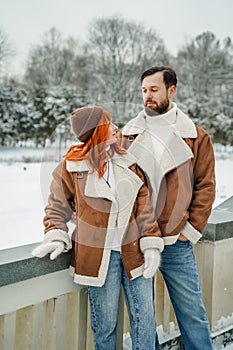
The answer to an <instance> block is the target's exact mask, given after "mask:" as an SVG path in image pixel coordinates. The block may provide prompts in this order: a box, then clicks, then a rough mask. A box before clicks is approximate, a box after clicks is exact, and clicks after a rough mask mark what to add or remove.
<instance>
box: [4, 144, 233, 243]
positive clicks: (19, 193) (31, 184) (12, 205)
mask: <svg viewBox="0 0 233 350" xmlns="http://www.w3.org/2000/svg"><path fill="white" fill-rule="evenodd" d="M56 152H57V150H56V149H52V150H50V153H51V155H52V154H54V156H55V157H56ZM45 153H47V156H48V150H46V149H25V148H18V149H11V150H9V149H1V150H0V193H1V196H0V220H1V232H2V234H1V241H0V249H4V248H9V247H14V246H19V245H23V244H28V243H34V242H39V241H41V240H42V238H43V224H42V219H43V216H44V206H45V204H46V201H47V197H48V194H49V184H50V181H51V178H52V177H51V173H52V170H53V169H54V167H55V166H56V164H57V162H40V161H38V162H33V163H29V162H24V161H22V160H23V159H29V158H30V159H35V160H40V159H43V157H44V154H45ZM215 157H216V182H217V191H216V199H215V202H214V207H216V206H217V205H219V204H220V203H221V202H223V201H224V200H226V199H227V198H229V197H230V196H232V195H233V181H232V173H233V148H232V147H230V146H229V147H223V146H220V145H215Z"/></svg>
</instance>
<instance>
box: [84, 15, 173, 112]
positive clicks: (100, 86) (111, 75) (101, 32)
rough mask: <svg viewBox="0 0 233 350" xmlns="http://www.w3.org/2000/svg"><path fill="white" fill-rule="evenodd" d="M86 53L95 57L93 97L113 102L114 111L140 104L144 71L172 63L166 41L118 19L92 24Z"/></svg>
mask: <svg viewBox="0 0 233 350" xmlns="http://www.w3.org/2000/svg"><path fill="white" fill-rule="evenodd" d="M87 50H88V52H89V54H90V56H91V58H92V59H91V60H89V75H90V76H91V84H90V86H89V91H90V94H91V96H92V97H93V98H94V99H95V101H96V102H101V103H103V102H105V103H112V104H113V105H114V106H115V109H116V108H117V106H118V107H119V106H121V107H122V106H125V104H126V103H131V104H137V105H138V104H139V103H141V98H139V88H140V82H139V76H140V74H141V72H142V71H143V70H144V69H145V68H148V67H149V66H151V65H158V64H167V63H168V62H169V54H168V52H167V50H166V48H165V45H164V43H163V40H162V39H161V38H160V37H159V36H158V34H157V33H156V32H155V31H154V30H152V29H148V30H146V29H145V27H144V26H143V25H141V24H137V23H135V22H131V21H126V20H125V19H123V18H121V17H116V16H114V17H110V18H100V19H95V20H93V21H92V23H91V24H90V27H89V31H88V41H87ZM139 101H140V102H139ZM119 113H124V108H123V110H121V111H120V112H119V111H116V110H115V114H116V115H117V114H119Z"/></svg>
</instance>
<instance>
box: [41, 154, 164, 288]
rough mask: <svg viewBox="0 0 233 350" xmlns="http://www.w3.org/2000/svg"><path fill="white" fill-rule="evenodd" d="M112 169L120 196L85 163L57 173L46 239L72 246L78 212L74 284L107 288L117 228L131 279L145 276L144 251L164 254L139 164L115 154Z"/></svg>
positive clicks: (48, 208)
mask: <svg viewBox="0 0 233 350" xmlns="http://www.w3.org/2000/svg"><path fill="white" fill-rule="evenodd" d="M112 166H113V172H114V177H115V182H116V195H114V193H113V192H112V191H111V189H110V188H109V186H108V185H107V183H106V181H105V180H104V178H98V177H97V174H96V172H94V173H90V174H88V171H89V168H88V166H87V164H86V162H85V161H81V162H74V161H63V162H62V163H61V164H60V165H59V166H58V167H57V168H56V169H55V170H54V172H53V181H52V183H51V192H50V196H49V200H48V204H47V206H46V208H45V212H46V215H45V217H44V225H45V234H46V236H47V237H48V240H56V237H57V240H63V241H64V242H65V241H67V242H68V238H67V236H68V234H67V232H68V228H67V222H68V221H69V220H70V219H71V217H72V214H73V212H74V211H75V212H76V217H77V222H76V229H75V230H74V232H73V234H72V261H71V268H70V271H71V273H72V275H73V277H74V282H76V283H79V284H83V285H94V286H102V285H103V284H104V282H105V278H106V274H107V270H108V263H109V259H110V253H111V239H112V237H113V234H114V230H115V229H116V227H117V228H118V234H119V235H120V241H121V255H122V261H123V264H124V268H125V270H126V273H127V276H128V278H129V279H134V278H136V277H138V276H140V275H142V273H143V264H144V257H143V252H144V251H145V249H147V248H158V249H159V250H160V251H162V250H163V245H164V244H163V240H162V238H161V232H160V229H159V226H158V223H157V221H156V220H155V219H154V213H153V208H152V205H151V202H150V199H149V191H148V188H147V187H146V185H145V183H144V175H143V173H142V172H141V170H140V169H139V168H138V167H137V165H136V164H135V159H134V158H132V157H129V155H127V154H126V155H122V156H120V155H117V154H116V155H114V157H113V158H112ZM67 245H69V243H67ZM68 249H69V247H67V250H68Z"/></svg>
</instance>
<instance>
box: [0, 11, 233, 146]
mask: <svg viewBox="0 0 233 350" xmlns="http://www.w3.org/2000/svg"><path fill="white" fill-rule="evenodd" d="M12 54H13V48H12V47H11V45H10V44H9V40H8V38H7V35H6V34H5V33H4V31H3V30H2V29H0V144H1V146H11V145H17V144H19V143H20V142H21V143H22V142H27V141H33V142H34V143H35V144H36V145H44V144H45V142H46V140H48V139H49V140H50V141H53V139H54V137H55V136H54V135H55V134H54V131H55V130H56V128H57V127H58V126H59V125H61V124H63V126H64V127H63V128H62V132H63V133H64V134H65V135H67V137H69V135H70V127H69V122H68V121H69V117H70V113H71V111H72V110H73V109H75V108H77V107H81V106H83V105H87V104H89V105H93V104H99V105H101V106H104V107H105V108H106V109H108V110H109V111H110V113H111V114H112V117H113V120H114V121H115V122H116V123H118V124H119V126H121V125H123V124H124V123H125V122H126V121H127V120H129V119H130V118H132V117H134V116H135V115H136V113H137V112H138V111H139V110H140V109H141V108H142V97H141V89H140V81H139V77H140V75H141V73H142V71H143V70H145V69H146V68H149V67H150V66H154V65H170V66H171V67H173V68H174V69H175V70H176V72H177V75H178V89H177V94H176V102H177V104H178V105H179V106H181V107H182V108H183V110H184V111H185V112H186V113H187V114H188V115H189V116H190V117H191V118H192V119H193V120H194V121H195V122H197V123H199V124H200V125H201V126H203V127H204V128H206V129H207V131H208V132H209V133H210V134H211V136H212V138H213V141H214V142H219V143H222V144H231V145H232V144H233V102H232V101H233V99H232V97H233V96H232V95H233V90H232V85H233V84H232V82H233V44H232V41H231V38H229V37H227V38H225V39H223V40H220V39H218V38H217V37H216V36H215V34H214V33H212V32H209V31H207V32H204V33H201V34H200V35H198V36H197V37H195V38H193V39H190V40H188V41H186V42H185V43H184V44H183V46H182V47H181V48H180V49H179V50H178V52H177V54H176V55H175V56H174V55H172V54H171V53H170V52H169V51H168V49H167V48H166V45H165V43H164V40H163V39H162V38H161V37H160V36H159V35H158V34H157V32H156V31H155V30H154V29H151V28H149V29H148V28H145V27H144V26H143V25H142V24H138V23H137V22H134V21H128V20H126V19H124V18H122V17H119V16H113V17H105V18H97V19H95V20H93V21H92V23H91V26H90V27H89V28H88V30H87V36H86V39H85V41H83V42H81V41H80V40H79V39H78V38H75V37H69V38H64V36H63V34H62V33H61V32H59V31H58V30H57V29H56V28H51V29H50V30H49V31H48V32H45V33H44V36H43V37H42V39H41V42H39V43H37V44H36V45H34V46H33V47H32V48H31V49H30V51H29V53H28V56H27V60H26V63H25V69H24V71H23V72H22V74H21V77H14V78H12V77H9V75H8V72H7V65H6V62H7V58H9V56H12Z"/></svg>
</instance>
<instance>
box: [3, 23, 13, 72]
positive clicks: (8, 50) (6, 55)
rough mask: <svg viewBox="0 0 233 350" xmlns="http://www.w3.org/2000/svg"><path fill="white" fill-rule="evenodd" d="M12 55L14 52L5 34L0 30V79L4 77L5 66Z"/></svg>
mask: <svg viewBox="0 0 233 350" xmlns="http://www.w3.org/2000/svg"><path fill="white" fill-rule="evenodd" d="M14 54H15V51H14V49H13V46H12V44H11V42H10V40H9V38H8V36H7V34H6V33H5V31H4V30H3V29H2V28H0V77H3V76H4V75H6V73H7V70H6V65H7V63H8V62H9V60H10V58H11V57H12V56H13V55H14Z"/></svg>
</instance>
